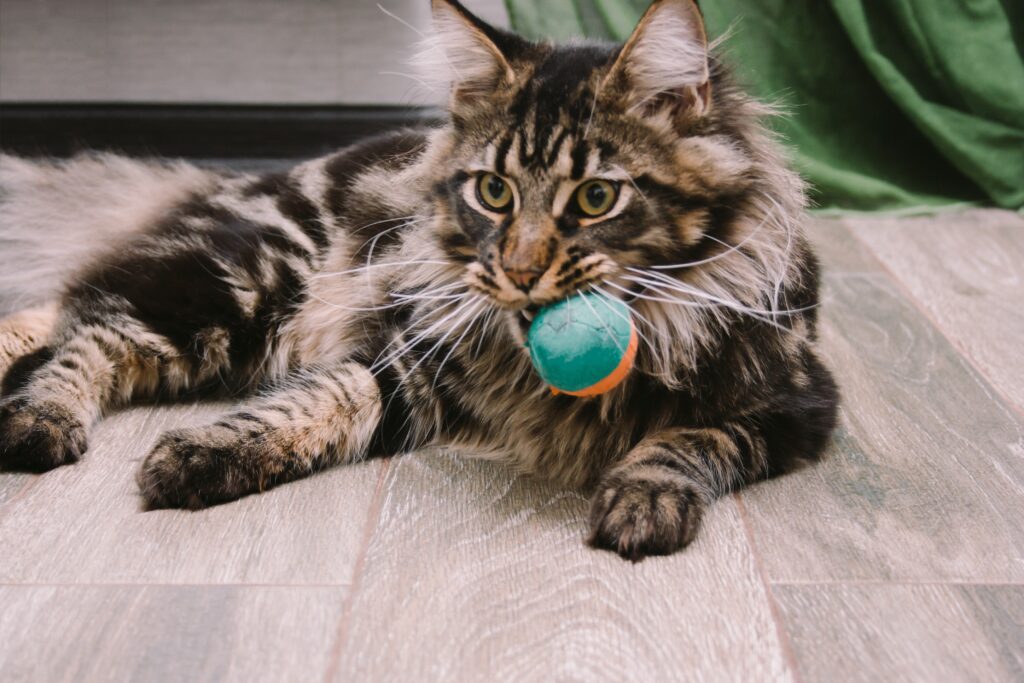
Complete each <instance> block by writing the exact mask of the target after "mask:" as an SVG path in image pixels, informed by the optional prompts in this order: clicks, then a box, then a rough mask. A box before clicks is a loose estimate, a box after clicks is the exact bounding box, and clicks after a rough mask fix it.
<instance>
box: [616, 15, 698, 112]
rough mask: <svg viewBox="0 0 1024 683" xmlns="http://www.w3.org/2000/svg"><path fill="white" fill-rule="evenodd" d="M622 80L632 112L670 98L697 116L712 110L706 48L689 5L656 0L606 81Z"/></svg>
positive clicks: (696, 17) (624, 46) (695, 16)
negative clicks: (626, 89)
mask: <svg viewBox="0 0 1024 683" xmlns="http://www.w3.org/2000/svg"><path fill="white" fill-rule="evenodd" d="M614 78H624V80H625V84H626V87H627V88H628V89H629V91H630V93H629V96H630V99H631V100H632V103H633V108H635V109H649V108H651V107H654V106H656V105H657V104H658V103H661V102H663V101H667V100H669V99H673V100H675V103H676V104H677V105H678V104H679V103H680V102H681V103H683V104H684V105H685V107H686V109H687V111H688V113H690V114H691V115H697V116H701V115H703V114H704V113H706V112H707V109H708V107H709V105H710V86H709V73H708V43H707V35H706V34H705V31H704V20H703V18H702V17H701V15H700V10H699V9H697V5H696V4H695V3H694V2H693V0H655V2H654V3H653V4H652V5H651V6H650V7H649V8H648V10H647V11H646V12H645V13H644V15H643V17H641V18H640V22H639V23H638V24H637V27H636V29H634V31H633V34H632V35H631V36H630V37H629V40H627V41H626V43H625V45H623V47H622V50H621V52H620V53H619V56H618V59H616V61H615V64H614V65H613V66H612V69H611V71H610V72H609V74H608V77H607V79H606V82H607V81H608V80H611V79H614Z"/></svg>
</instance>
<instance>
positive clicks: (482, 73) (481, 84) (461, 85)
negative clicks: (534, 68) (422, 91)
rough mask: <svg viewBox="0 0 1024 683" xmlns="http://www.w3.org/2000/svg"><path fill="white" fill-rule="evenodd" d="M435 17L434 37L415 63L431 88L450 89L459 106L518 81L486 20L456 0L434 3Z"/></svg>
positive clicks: (437, 0) (426, 40)
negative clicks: (502, 84)
mask: <svg viewBox="0 0 1024 683" xmlns="http://www.w3.org/2000/svg"><path fill="white" fill-rule="evenodd" d="M431 15H432V22H431V34H430V35H429V36H427V38H426V39H425V40H424V44H423V47H422V49H421V51H420V53H419V55H418V56H417V57H416V60H415V64H416V67H417V70H418V71H419V73H420V78H421V79H422V81H423V82H424V83H425V84H426V85H427V86H428V87H430V88H432V89H438V90H450V91H451V96H452V101H453V104H455V103H458V101H459V100H461V99H462V98H465V97H473V96H479V95H483V94H486V93H488V92H491V91H493V89H494V88H495V87H496V86H498V85H499V84H500V83H502V82H512V81H513V80H514V79H515V74H514V72H513V71H512V67H511V66H509V63H508V60H507V59H506V58H505V56H504V55H503V54H502V52H501V50H500V49H499V48H498V46H497V45H495V44H494V41H493V40H491V39H490V37H488V35H487V32H486V29H487V28H489V27H488V26H487V25H486V24H485V23H484V22H483V21H482V20H480V19H478V18H477V17H475V16H473V15H472V14H470V13H469V11H467V10H466V9H465V8H464V7H462V5H460V4H459V3H458V2H455V1H454V0H432V1H431Z"/></svg>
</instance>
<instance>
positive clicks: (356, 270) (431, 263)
mask: <svg viewBox="0 0 1024 683" xmlns="http://www.w3.org/2000/svg"><path fill="white" fill-rule="evenodd" d="M450 265H452V264H451V262H450V261H434V260H427V259H421V260H413V261H385V262H383V263H373V264H366V265H363V266H360V267H358V268H350V269H348V270H335V271H332V272H330V273H317V274H316V275H310V279H311V280H316V279H320V278H325V277H337V276H339V275H349V274H351V273H359V272H361V271H364V270H367V269H369V268H386V267H395V268H397V267H399V266H450Z"/></svg>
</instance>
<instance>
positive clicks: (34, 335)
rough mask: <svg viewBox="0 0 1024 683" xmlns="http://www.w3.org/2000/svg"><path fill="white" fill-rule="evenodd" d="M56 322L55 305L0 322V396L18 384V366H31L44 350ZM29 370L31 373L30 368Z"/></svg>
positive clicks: (19, 314)
mask: <svg viewBox="0 0 1024 683" xmlns="http://www.w3.org/2000/svg"><path fill="white" fill-rule="evenodd" d="M56 320H57V304H56V303H51V304H47V305H45V306H40V307H38V308H29V309H26V310H23V311H19V312H17V313H13V314H11V315H9V316H7V317H6V318H3V319H0V395H3V394H4V393H10V391H11V389H10V388H9V387H13V386H15V385H16V384H18V380H20V379H21V378H20V377H14V376H9V375H18V374H22V373H19V372H18V370H19V368H17V367H15V366H16V365H18V364H32V362H33V361H34V360H36V359H35V358H33V356H36V355H38V354H39V353H40V352H41V351H43V350H44V348H43V347H44V346H45V345H46V342H47V340H48V339H49V338H50V334H51V333H52V332H53V327H54V324H55V323H56ZM31 369H35V368H34V367H32V368H31Z"/></svg>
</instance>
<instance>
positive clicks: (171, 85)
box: [0, 0, 507, 104]
mask: <svg viewBox="0 0 1024 683" xmlns="http://www.w3.org/2000/svg"><path fill="white" fill-rule="evenodd" d="M381 4H382V5H383V6H384V7H385V8H387V9H388V10H389V11H391V12H393V13H394V14H396V15H398V16H399V17H401V18H402V19H403V20H404V21H407V22H408V23H409V24H411V25H412V26H413V27H415V28H416V29H417V30H419V31H424V30H426V27H427V26H428V24H429V18H430V7H429V5H430V3H429V0H381ZM466 4H467V5H468V6H470V7H471V8H473V9H474V10H476V11H478V12H479V13H480V14H481V15H482V16H484V17H486V18H488V19H489V20H492V21H496V22H497V23H499V24H501V25H505V24H507V18H506V13H505V10H504V7H503V5H502V2H501V0H468V1H467V3H466ZM418 39H419V36H417V34H416V32H415V31H414V30H413V29H411V28H409V27H407V26H404V25H403V24H402V23H401V22H399V21H397V20H395V19H393V18H391V17H389V16H388V15H387V14H385V13H384V12H383V11H382V10H381V9H380V8H379V7H378V3H377V0H205V1H204V0H173V1H169V0H162V1H161V0H0V101H5V102H26V101H49V102H198V103H246V104H250V103H286V104H300V103H317V104H325V103H346V104H431V103H434V102H437V100H438V96H436V95H435V96H433V97H431V96H430V95H429V94H428V93H424V92H423V89H422V88H421V87H419V86H417V85H416V83H415V82H414V81H412V80H410V79H407V78H403V77H401V76H396V75H385V74H384V73H382V72H408V71H409V68H408V67H407V65H406V60H407V59H408V58H409V56H410V54H411V53H412V51H413V49H414V45H415V43H416V41H417V40H418Z"/></svg>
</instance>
